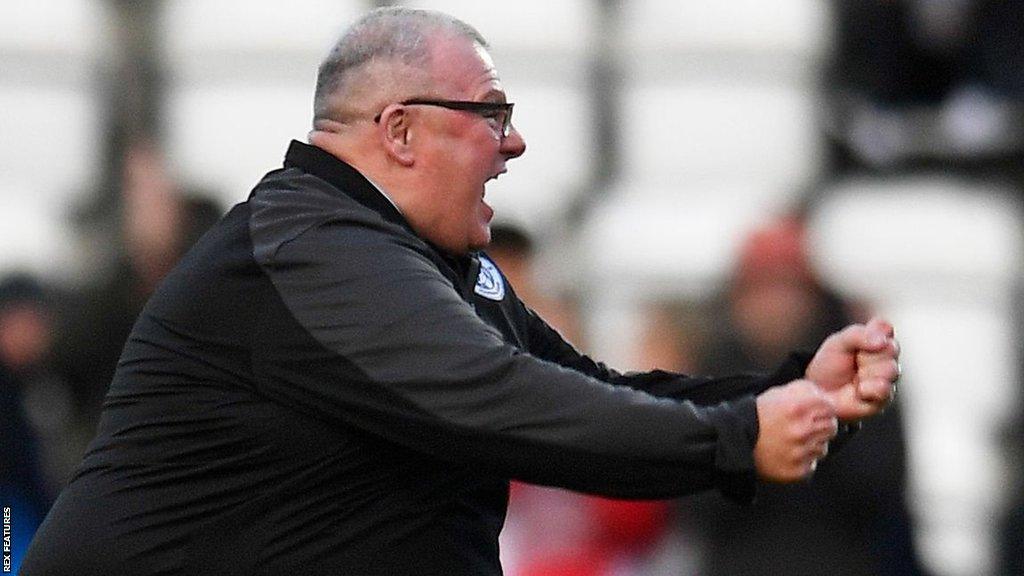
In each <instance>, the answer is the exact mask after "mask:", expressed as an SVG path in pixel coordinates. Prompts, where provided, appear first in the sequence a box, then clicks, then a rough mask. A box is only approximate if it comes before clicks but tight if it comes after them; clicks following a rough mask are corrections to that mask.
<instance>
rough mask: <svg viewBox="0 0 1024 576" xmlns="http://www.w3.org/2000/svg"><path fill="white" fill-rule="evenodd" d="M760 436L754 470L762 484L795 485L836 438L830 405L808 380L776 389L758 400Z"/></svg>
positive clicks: (836, 426) (770, 390) (834, 418)
mask: <svg viewBox="0 0 1024 576" xmlns="http://www.w3.org/2000/svg"><path fill="white" fill-rule="evenodd" d="M757 419H758V428H759V432H758V435H757V443H756V444H755V445H754V466H755V467H756V469H757V475H758V476H759V477H760V478H761V479H762V480H768V481H771V482H796V481H798V480H802V479H804V478H806V477H808V476H810V475H811V474H812V473H813V472H814V470H815V468H817V465H818V460H819V459H820V458H822V457H824V456H825V455H826V454H828V442H829V440H831V439H832V438H834V437H835V435H836V431H837V430H838V427H839V423H838V422H837V421H836V416H835V407H834V406H833V405H832V401H831V400H829V399H828V397H827V396H826V395H825V394H824V393H823V392H822V391H821V390H820V389H819V388H818V386H816V385H815V384H814V382H810V381H808V380H794V381H793V382H790V383H789V384H786V385H785V386H776V387H774V388H770V389H768V390H766V391H765V392H763V393H761V395H759V396H758V397H757Z"/></svg>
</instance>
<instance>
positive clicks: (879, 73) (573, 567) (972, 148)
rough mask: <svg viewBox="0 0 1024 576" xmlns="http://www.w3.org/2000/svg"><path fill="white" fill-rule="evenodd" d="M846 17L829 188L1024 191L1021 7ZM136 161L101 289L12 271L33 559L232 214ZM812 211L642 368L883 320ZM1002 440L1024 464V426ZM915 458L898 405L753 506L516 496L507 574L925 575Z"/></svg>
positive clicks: (697, 367)
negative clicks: (134, 369) (836, 183)
mask: <svg viewBox="0 0 1024 576" xmlns="http://www.w3.org/2000/svg"><path fill="white" fill-rule="evenodd" d="M832 4H833V8H834V14H835V30H834V37H835V46H834V53H833V54H832V56H831V58H830V60H829V62H828V63H827V66H826V67H825V74H824V79H823V83H822V87H823V90H822V97H823V102H824V104H825V105H826V108H827V110H828V113H827V115H826V117H825V119H824V126H823V130H824V132H825V135H826V140H827V146H828V151H829V158H830V162H829V164H830V167H829V169H828V173H827V174H826V175H825V177H824V180H825V181H826V182H825V183H824V184H818V185H815V186H814V187H813V188H814V189H815V190H822V189H826V188H827V182H828V181H829V180H834V179H838V178H840V177H843V176H845V175H849V174H871V175H878V174H884V175H892V174H899V173H905V172H913V173H918V172H920V171H932V172H939V173H942V174H951V173H956V174H963V175H967V176H969V177H971V178H978V179H983V180H985V181H990V180H995V181H999V182H1000V183H1006V184H1007V185H1008V186H1010V187H1011V188H1012V189H1013V190H1015V191H1017V192H1020V191H1022V190H1024V40H1022V39H1021V33H1020V31H1021V30H1024V2H1012V1H1006V0H895V1H893V0H857V1H855V0H833V2H832ZM282 145H283V143H282ZM123 152H124V155H123V159H122V160H123V162H121V164H122V165H123V167H122V170H121V174H120V177H119V183H118V186H117V188H118V190H117V194H116V197H117V201H116V202H115V203H114V205H115V206H116V209H114V210H113V212H112V213H111V217H112V218H113V219H114V220H115V222H116V226H115V227H114V229H115V230H116V233H115V234H114V236H115V238H113V240H114V241H113V242H110V243H109V247H108V248H107V249H106V250H105V252H107V253H106V254H105V256H104V258H102V259H101V260H102V261H103V262H105V264H104V265H101V266H98V267H97V272H96V273H95V275H94V276H93V277H92V278H89V279H88V281H87V282H85V283H84V284H83V285H81V286H78V287H76V288H74V289H72V290H69V289H67V288H65V287H55V286H48V285H46V284H45V283H44V282H43V281H42V280H40V279H39V278H36V277H33V276H32V275H30V274H27V273H24V272H22V271H18V270H7V271H4V272H3V273H2V274H0V430H2V433H0V438H2V439H3V440H2V442H0V463H2V465H0V486H2V490H3V493H4V495H5V498H4V501H5V502H11V503H12V506H13V508H14V509H15V510H14V514H15V515H16V517H17V518H18V519H19V522H18V523H17V524H16V525H15V528H16V530H20V531H21V534H20V536H19V535H18V534H16V535H15V538H14V539H13V541H14V542H15V543H16V544H17V545H21V546H23V547H24V546H27V543H28V540H29V535H30V534H31V532H32V531H33V530H34V527H35V526H36V525H37V524H38V522H39V521H41V519H42V517H43V516H44V515H45V513H46V510H47V508H48V506H49V505H50V503H51V502H52V500H53V498H54V497H55V496H56V494H57V492H58V491H59V490H60V488H61V486H62V485H63V484H64V483H66V482H67V480H68V479H69V477H70V475H71V474H73V473H74V468H75V466H76V465H77V463H78V460H79V458H80V457H81V454H82V453H83V452H84V450H85V447H86V445H87V443H88V442H89V440H90V439H91V437H92V434H93V432H94V430H95V426H96V423H97V420H98V418H99V415H100V411H101V408H102V402H103V396H104V394H105V390H106V387H107V385H108V384H109V381H110V378H111V376H112V374H113V372H114V368H115V365H116V363H117V359H118V356H119V355H120V351H121V348H122V346H123V344H124V340H125V338H126V337H127V334H128V332H129V330H130V329H131V326H132V323H133V322H134V319H135V317H136V315H137V314H138V313H139V311H140V310H141V307H142V306H143V305H144V304H145V302H146V299H147V297H148V296H149V294H151V293H152V291H153V290H154V288H155V287H156V285H157V284H158V283H159V281H160V280H161V278H162V277H163V276H164V275H165V274H166V273H167V272H168V271H169V270H170V269H171V268H172V267H173V266H174V264H175V263H176V262H177V260H178V259H179V258H180V257H181V256H182V255H183V254H184V252H185V251H186V250H187V249H188V247H189V246H191V244H192V243H193V242H194V241H195V240H196V239H198V237H199V236H200V235H201V234H202V232H203V231H204V230H205V229H206V228H208V227H209V226H210V225H212V224H213V223H214V222H215V221H216V219H217V218H219V217H220V215H221V213H222V212H223V209H224V207H222V206H219V205H217V204H216V203H215V202H213V201H212V200H210V199H209V198H210V195H209V194H204V193H203V192H202V191H196V190H191V189H189V188H188V187H187V186H185V185H183V184H182V183H180V182H178V181H176V180H175V178H174V177H173V176H172V175H171V174H170V173H169V172H168V170H167V167H166V165H165V160H164V158H163V155H162V153H161V150H160V146H159V145H158V144H157V143H155V142H152V141H148V140H145V139H143V140H139V141H135V142H132V143H130V144H129V145H127V146H125V150H124V151H123ZM538 185H540V183H538ZM1022 196H1024V194H1022ZM805 200H806V204H805V205H803V206H801V207H799V208H795V209H794V210H793V212H792V213H790V214H786V215H779V216H775V217H773V218H770V219H766V221H765V222H764V223H763V224H762V226H761V227H760V228H758V229H756V230H753V231H751V233H750V234H749V236H748V237H747V238H746V240H745V241H744V242H743V244H742V246H741V248H740V249H739V250H738V252H737V253H736V254H735V258H734V261H733V263H732V265H731V267H730V269H729V274H728V277H727V279H726V280H725V282H723V283H722V285H721V286H719V288H718V290H717V292H716V294H715V297H714V298H712V299H709V300H706V301H692V300H686V299H675V300H672V299H659V300H658V301H654V302H650V303H649V306H647V308H646V311H647V314H646V319H645V322H644V326H643V327H642V330H641V334H642V338H641V341H640V342H639V343H638V346H637V347H636V357H635V361H634V365H635V366H637V367H641V368H654V367H659V368H664V369H669V370H674V371H679V372H684V373H696V374H727V373H735V372H746V371H764V370H770V369H772V368H773V367H774V366H776V365H777V364H779V363H780V362H781V361H782V359H783V358H784V357H785V355H786V354H787V353H788V352H789V351H791V350H796V349H803V350H812V349H814V348H815V347H816V346H817V344H818V343H819V342H820V341H821V340H822V339H823V338H824V337H825V336H826V335H827V334H829V333H830V332H831V331H833V330H836V329H837V328H839V327H841V326H843V325H845V324H847V323H848V322H850V321H864V320H866V318H867V317H868V316H869V315H870V314H871V313H872V312H873V310H872V304H871V303H870V302H857V301H851V300H850V299H849V298H846V297H844V296H843V295H840V294H839V293H838V292H837V291H835V290H834V289H833V288H832V287H830V286H829V285H828V284H827V282H825V281H824V280H823V279H822V277H821V275H820V274H819V271H818V270H816V269H815V267H814V265H813V264H812V262H811V261H810V259H809V258H808V239H807V235H806V233H805V232H806V216H807V213H808V211H809V210H811V209H813V205H814V204H815V203H816V202H820V201H822V198H821V197H820V196H819V195H816V194H810V195H808V197H807V198H806V199H805ZM80 225H81V226H83V227H88V226H89V225H90V223H89V222H82V223H80ZM86 236H88V234H86ZM493 238H494V243H493V246H492V248H491V249H490V250H489V253H490V254H491V256H492V257H493V258H494V260H495V261H496V262H497V263H498V265H499V267H500V268H501V269H502V270H503V271H504V272H505V273H506V275H507V276H508V278H509V281H510V282H511V284H512V285H513V286H515V288H516V291H517V293H518V294H519V295H520V296H521V297H522V299H523V300H524V301H525V302H526V303H527V304H529V305H530V306H531V307H533V308H534V309H535V310H537V311H538V312H539V313H540V314H541V316H543V317H544V318H546V319H547V320H548V321H549V323H550V324H552V326H554V327H555V328H556V329H558V330H559V331H560V332H561V333H562V334H563V335H564V336H565V337H566V338H567V339H568V340H569V341H571V342H573V343H574V344H576V345H577V346H578V347H580V348H581V349H582V350H584V351H586V350H587V342H586V334H585V330H584V328H583V326H584V322H583V321H582V320H581V317H580V316H581V314H580V312H579V309H580V308H581V307H583V306H585V302H582V301H581V300H580V299H579V297H580V294H579V293H574V292H567V293H564V294H563V293H559V292H558V291H557V290H553V289H551V286H550V285H548V284H546V283H544V282H542V281H540V280H539V278H538V272H537V270H536V266H535V262H536V255H537V254H536V253H537V251H538V250H539V247H538V246H537V242H536V239H534V238H531V237H530V234H529V233H528V232H527V231H526V230H524V229H522V228H518V227H516V226H513V225H501V226H496V227H495V230H494V235H493ZM1014 384H1015V385H1017V386H1018V387H1019V383H1014ZM1022 396H1024V395H1022ZM1016 413H1017V414H1018V415H1019V414H1021V413H1024V410H1022V409H1020V408H1018V409H1017V410H1016ZM1004 448H1005V449H1006V451H1007V454H1009V455H1013V454H1016V455H1017V458H1018V459H1019V458H1020V454H1021V453H1024V425H1021V424H1020V423H1019V416H1018V424H1017V425H1016V427H1014V428H1013V429H1011V430H1010V431H1009V432H1008V433H1007V435H1006V438H1005V446H1004ZM907 450H908V448H907V443H906V441H905V423H904V419H903V415H902V411H901V408H900V406H899V403H897V405H896V406H894V408H892V409H891V410H889V411H888V412H886V413H885V414H884V416H883V417H880V418H878V419H877V420H875V421H872V422H870V423H869V424H868V425H867V426H865V428H864V429H863V430H861V431H859V432H858V433H857V434H855V435H854V436H853V437H852V438H851V439H850V440H849V441H848V442H847V443H845V444H844V445H842V446H839V447H837V449H836V450H835V452H834V453H833V454H832V455H830V456H829V458H828V459H827V460H825V461H823V463H822V466H821V468H820V469H819V470H818V472H817V474H816V475H815V477H814V480H813V481H812V482H810V483H807V484H799V485H793V486H771V487H769V486H763V487H762V488H761V491H760V493H759V497H758V500H757V501H756V503H755V504H754V505H753V506H751V507H749V508H741V507H738V506H735V505H732V504H729V503H727V502H725V501H724V500H723V499H721V498H720V497H718V496H717V495H716V494H712V493H709V494H704V495H700V496H697V497H692V498H687V499H683V500H680V501H674V502H623V501H616V500H610V499H605V498H597V497H592V496H587V495H580V494H572V493H568V492H565V491H561V490H556V489H549V488H540V487H536V486H529V485H525V484H519V483H516V484H514V485H513V489H512V496H511V504H510V511H509V517H508V521H507V524H506V530H505V532H504V534H503V554H504V558H503V561H504V563H505V566H506V571H507V573H508V574H509V575H510V576H641V575H668V574H680V575H681V574H707V575H723V576H724V575H731V576H741V575H747V574H749V575H754V574H785V575H788V576H800V575H808V576H811V575H820V574H832V575H851V576H852V575H865V576H866V575H876V576H878V575H893V576H895V575H904V576H915V575H923V574H926V570H925V569H924V567H923V563H922V562H921V560H920V553H919V550H917V549H916V545H915V538H914V530H915V518H914V514H913V513H912V511H911V510H910V509H909V507H908V497H907V490H908V475H909V474H910V473H911V471H909V470H908V465H907V459H908V456H907ZM1015 462H1019V460H1016V461H1015ZM1007 482H1009V483H1012V486H1011V488H1012V489H1011V490H1010V493H1011V496H1010V503H1011V506H1010V507H1009V508H1008V512H1007V514H1006V515H1005V517H1003V518H999V519H996V520H995V522H996V523H997V525H998V526H999V531H998V538H999V542H998V546H997V556H998V558H997V559H996V563H997V570H998V573H999V574H1006V575H1012V574H1024V490H1022V489H1021V487H1020V486H1019V479H1008V480H1007ZM17 555H18V550H15V556H16V557H17Z"/></svg>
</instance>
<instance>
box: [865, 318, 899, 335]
mask: <svg viewBox="0 0 1024 576" xmlns="http://www.w3.org/2000/svg"><path fill="white" fill-rule="evenodd" d="M867 328H868V329H869V330H879V331H881V332H882V333H884V334H885V335H886V337H888V338H895V336H896V330H895V328H893V326H892V324H891V323H890V322H889V321H887V320H885V319H884V318H882V317H880V316H875V317H873V318H871V320H868V323H867Z"/></svg>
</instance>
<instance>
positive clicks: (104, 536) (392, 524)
mask: <svg viewBox="0 0 1024 576" xmlns="http://www.w3.org/2000/svg"><path fill="white" fill-rule="evenodd" d="M511 112H512V105H511V104H508V103H506V100H505V92H504V90H503V89H502V86H501V82H500V80H499V78H498V75H497V72H496V71H495V69H494V65H493V63H492V61H491V58H490V56H489V55H488V53H487V51H486V44H485V42H484V40H483V39H482V38H481V37H480V35H479V34H478V33H477V32H476V31H475V30H473V29H472V28H470V27H469V26H467V25H466V24H464V23H462V22H459V21H457V20H454V19H452V18H449V17H447V16H444V15H441V14H437V13H433V12H423V11H413V10H407V9H401V8H390V9H381V10H378V11H375V12H372V13H371V14H369V15H368V16H366V17H364V18H363V19H362V20H360V21H359V22H357V23H356V24H355V25H354V26H353V27H352V28H351V29H350V30H349V31H348V32H347V33H346V34H345V35H344V36H343V37H342V38H341V39H340V40H339V42H338V44H337V45H336V46H335V47H334V50H333V51H332V52H331V53H330V55H329V56H328V57H327V59H326V60H325V62H324V63H323V64H322V66H321V69H320V76H319V79H318V83H317V93H316V97H315V119H314V130H313V131H312V132H311V134H310V137H309V141H310V143H311V144H312V146H309V145H305V144H300V143H297V142H295V143H292V145H291V148H290V149H289V151H288V155H287V157H286V160H285V167H284V168H283V169H281V170H278V171H275V172H271V173H270V174H268V175H267V176H266V177H265V178H264V179H263V180H262V181H261V182H260V183H259V184H258V185H257V186H256V188H255V189H254V190H253V192H252V195H251V196H250V198H249V200H248V201H247V202H245V203H243V204H240V205H238V206H236V207H235V208H234V209H233V210H232V211H231V212H230V213H229V214H228V215H227V216H226V217H225V218H224V220H223V221H222V222H221V223H219V224H218V225H217V226H216V227H215V228H214V229H213V230H212V231H211V232H210V233H208V234H207V235H206V236H205V237H204V238H203V239H202V240H201V241H200V242H199V243H198V245H197V246H196V247H195V248H194V249H193V250H192V251H191V252H190V253H189V254H188V255H187V256H186V257H185V259H184V260H183V262H182V263H181V264H180V265H179V266H178V267H177V268H176V269H175V270H174V271H173V272H172V273H171V274H170V276H169V277H168V278H167V279H166V280H165V281H164V283H163V284H162V285H161V287H160V288H159V289H158V290H157V292H156V293H155V294H154V296H153V297H152V299H151V300H150V301H149V303H148V304H147V306H146V308H145V310H144V311H143V312H142V314H141V316H140V318H139V321H138V323H137V324H136V326H135V328H134V329H133V332H132V335H131V336H130V337H129V339H128V342H127V344H126V346H125V350H124V353H123V355H122V357H121V360H120V363H119V366H118V370H117V374H116V375H115V377H114V380H113V383H112V384H111V388H110V391H109V393H108V396H107V399H106V402H105V406H104V414H103V417H102V420H101V423H100V426H99V430H98V435H97V438H96V440H95V441H94V442H93V444H92V445H91V447H90V450H89V452H88V453H87V455H86V457H85V460H84V462H83V464H82V466H81V468H80V469H79V471H78V473H77V475H76V476H75V477H74V479H73V480H72V481H71V483H70V485H69V486H68V487H67V489H66V490H65V491H64V493H63V494H62V495H61V497H60V499H59V501H58V503H57V504H56V505H55V506H54V508H53V509H52V511H51V512H50V514H49V516H48V518H47V520H46V522H45V524H44V526H43V527H42V528H41V529H40V531H39V534H38V535H37V537H36V540H35V541H34V542H33V545H32V549H31V551H30V553H29V557H28V559H27V560H26V563H25V565H24V566H25V567H24V570H23V574H24V575H25V576H35V575H44V574H71V573H74V574H101V573H103V574H106V573H117V574H157V573H161V574H162V573H189V574H253V573H265V572H267V573H269V572H274V573H296V574H359V575H363V574H449V575H451V574H500V573H501V567H500V566H499V564H498V551H497V534H498V532H499V530H500V528H501V524H502V521H503V516H504V510H505V505H506V499H507V490H508V479H509V478H517V479H521V480H524V481H527V482H535V483H540V484H549V485H555V486H563V487H566V488H571V489H575V490H582V491H589V492H595V493H601V494H608V495H615V496H627V497H637V498H659V497H671V496H677V495H681V494H686V493H689V492H693V491H695V490H702V489H708V488H718V489H719V490H722V491H723V492H725V493H727V494H730V495H732V496H733V497H735V498H738V499H749V498H750V497H751V495H752V492H753V489H754V483H755V476H760V477H761V478H762V479H765V480H769V481H795V480H799V479H802V478H805V477H806V476H807V475H809V474H810V473H811V471H812V470H813V469H814V467H815V463H816V462H817V460H818V459H819V458H821V457H823V456H824V455H825V453H826V451H827V448H828V442H829V440H830V439H831V438H832V437H833V436H834V435H835V434H836V428H837V421H836V418H837V417H838V418H840V419H842V420H848V421H856V420H859V419H860V418H863V417H866V416H869V415H871V414H874V413H876V412H877V411H879V410H880V409H881V408H882V407H884V406H885V404H886V403H887V402H888V401H889V399H890V394H891V387H892V381H893V380H894V379H895V376H896V372H895V371H896V363H895V358H896V354H897V348H896V344H895V342H894V341H893V340H892V333H891V328H890V327H889V326H888V325H886V324H884V323H883V322H880V321H879V322H874V323H872V324H871V325H868V326H853V327H850V328H847V329H846V330H845V331H844V332H842V333H840V334H838V335H836V336H833V337H832V338H831V339H830V340H829V341H828V342H826V343H825V344H824V345H823V347H822V348H821V349H820V350H819V351H818V353H817V355H816V356H815V358H814V359H813V360H812V361H811V362H810V364H807V363H806V360H804V361H800V360H799V359H794V360H793V361H791V362H789V363H787V365H786V366H784V367H783V368H781V369H780V370H779V371H778V373H776V374H774V375H772V376H768V377H763V378H754V377H736V378H729V379H724V380H717V381H712V380H705V379H696V378H686V377H683V376H678V375H673V374H667V373H663V372H654V373H648V374H640V375H622V374H618V373H616V372H614V371H611V370H609V369H607V368H605V367H604V366H602V365H600V364H597V363H595V362H593V361H592V360H590V359H589V358H586V357H584V356H581V355H579V354H578V353H577V352H576V351H575V350H573V349H572V347H570V346H569V345H568V344H566V343H565V342H564V341H563V340H562V339H561V338H560V337H559V336H558V334H557V333H556V332H554V331H553V330H551V329H550V328H549V327H548V326H547V325H546V324H545V323H544V322H543V321H542V320H541V319H540V318H538V317H537V316H536V315H534V314H533V313H532V312H531V311H530V310H528V309H527V308H526V307H525V306H523V304H522V303H521V302H520V301H519V300H518V298H516V296H515V293H514V292H513V290H512V287H511V286H508V285H507V284H506V283H505V282H504V279H503V278H502V276H501V274H500V272H499V271H498V270H497V268H496V267H495V266H494V265H493V264H492V263H491V262H490V261H489V260H488V259H487V258H486V256H484V255H482V254H479V253H478V252H477V250H479V249H481V248H483V247H484V246H486V245H487V242H488V240H489V229H488V223H489V221H490V220H491V216H492V211H491V208H490V207H489V206H488V205H487V204H486V203H485V201H484V198H483V197H484V188H485V184H486V182H487V181H488V180H490V179H492V178H495V177H497V176H498V175H499V174H501V173H503V172H504V171H505V164H506V162H507V161H508V160H510V159H512V158H515V157H517V156H519V155H521V154H522V153H523V152H524V150H525V143H524V141H523V138H522V136H521V135H520V134H519V133H518V132H517V131H516V130H515V128H514V127H513V126H512V124H511ZM805 367H806V369H805ZM804 377H806V378H808V379H809V380H802V379H800V380H797V379H798V378H804ZM810 380H813V381H814V382H811V381H810ZM791 381H792V382H791ZM755 394H757V396H756V399H755V396H754V395H755Z"/></svg>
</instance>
